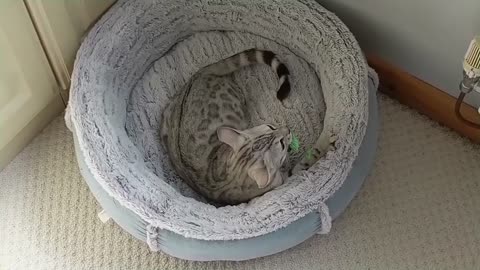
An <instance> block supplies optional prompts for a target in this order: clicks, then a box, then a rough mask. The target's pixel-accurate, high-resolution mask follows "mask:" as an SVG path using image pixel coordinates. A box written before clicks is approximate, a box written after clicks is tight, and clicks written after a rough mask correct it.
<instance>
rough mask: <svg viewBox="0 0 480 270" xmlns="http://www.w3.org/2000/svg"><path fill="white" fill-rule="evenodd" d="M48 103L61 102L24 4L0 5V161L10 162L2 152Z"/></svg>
mask: <svg viewBox="0 0 480 270" xmlns="http://www.w3.org/2000/svg"><path fill="white" fill-rule="evenodd" d="M52 102H53V103H55V104H57V105H58V104H59V103H58V102H61V97H60V95H59V91H58V85H57V83H56V81H55V77H54V75H53V72H52V71H51V69H50V66H49V63H48V61H47V58H46V56H45V54H44V52H43V49H42V46H41V44H40V41H39V40H38V37H37V34H36V32H35V29H34V27H33V24H32V22H31V20H30V17H29V15H28V12H27V9H26V7H25V5H24V3H23V2H22V1H16V0H3V1H0V161H2V160H4V161H5V160H7V159H9V158H11V157H7V154H6V153H5V152H4V150H5V149H6V148H7V146H9V144H11V143H12V141H14V140H15V138H16V137H17V136H18V135H19V134H20V133H21V131H22V130H23V129H24V128H25V127H26V126H27V125H28V124H29V123H30V122H31V121H32V119H34V118H35V117H36V116H37V115H38V114H40V113H41V112H42V111H43V110H45V108H46V107H47V106H49V104H52ZM57 107H58V106H57ZM33 135H34V134H32V135H31V137H33ZM27 137H28V136H27ZM18 150H19V149H18ZM8 156H10V154H8ZM3 165H4V164H3ZM1 166H2V162H0V169H1Z"/></svg>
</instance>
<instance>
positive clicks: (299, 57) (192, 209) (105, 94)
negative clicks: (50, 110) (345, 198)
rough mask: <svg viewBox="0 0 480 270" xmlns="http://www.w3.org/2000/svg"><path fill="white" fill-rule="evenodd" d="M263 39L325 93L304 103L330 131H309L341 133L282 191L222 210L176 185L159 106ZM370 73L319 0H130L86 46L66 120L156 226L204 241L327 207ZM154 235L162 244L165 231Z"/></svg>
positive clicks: (301, 81)
mask: <svg viewBox="0 0 480 270" xmlns="http://www.w3.org/2000/svg"><path fill="white" fill-rule="evenodd" d="M231 31H235V32H237V34H234V33H228V32H231ZM238 33H240V34H238ZM176 45H177V46H176ZM257 45H258V46H260V47H263V46H268V47H269V46H272V47H273V48H272V50H273V51H275V52H278V53H279V54H280V53H281V52H285V54H284V55H285V56H284V57H285V59H282V60H285V62H286V63H287V65H289V67H290V70H291V71H292V73H293V74H292V81H293V87H292V91H293V92H295V91H298V93H302V92H300V91H305V93H307V95H308V93H313V92H311V91H314V90H316V91H318V92H319V93H317V94H316V95H315V96H316V97H317V100H314V101H311V102H310V103H307V104H310V105H309V106H311V107H313V108H314V110H313V112H315V111H317V112H318V113H320V114H321V115H317V116H318V117H319V118H320V119H321V118H323V129H322V128H321V126H320V125H321V124H320V123H321V122H322V121H321V120H318V119H317V120H315V118H313V120H312V122H311V123H313V124H314V125H315V126H313V127H309V130H308V131H309V132H310V133H308V134H314V133H317V132H320V130H321V132H322V133H321V135H320V137H322V138H326V139H328V137H329V136H330V135H336V136H337V137H338V140H337V143H336V147H337V148H336V150H335V151H333V152H329V154H328V155H327V156H326V157H325V158H322V159H321V160H320V161H318V162H317V163H316V164H315V165H314V166H313V167H312V168H311V169H310V170H309V171H308V172H302V173H301V174H300V175H294V176H292V177H290V178H289V179H288V181H287V182H286V183H285V184H284V185H282V186H281V187H279V188H278V189H275V190H273V191H271V192H269V193H267V194H265V195H264V196H261V197H259V198H256V199H255V200H253V201H252V202H250V203H248V204H242V205H238V206H229V207H222V208H217V207H214V206H212V205H209V204H206V203H204V202H202V201H200V200H196V199H195V197H194V195H193V194H191V192H189V191H188V188H186V187H185V186H183V187H182V185H181V184H173V183H179V181H178V179H175V177H174V176H173V175H172V173H170V172H171V168H170V167H169V166H168V163H167V162H166V157H165V155H164V154H162V151H161V148H159V147H157V146H156V145H157V144H159V140H158V138H157V137H156V136H155V132H156V131H153V130H152V129H155V128H156V125H158V121H159V119H158V117H159V115H160V114H159V112H160V110H161V106H163V105H164V104H166V103H167V102H169V101H170V99H171V98H172V95H175V94H176V93H177V91H178V90H180V89H181V86H182V85H183V84H184V82H185V81H186V80H188V78H190V77H191V75H192V74H193V73H195V72H196V71H197V70H198V69H200V68H201V67H203V66H206V65H208V64H210V63H213V62H215V61H217V60H219V59H222V58H225V57H226V56H228V55H230V54H233V53H234V52H238V51H241V50H243V49H245V48H248V47H251V46H257ZM268 49H271V48H268ZM281 57H282V56H281ZM304 70H305V72H303V71H304ZM265 72H266V71H265ZM265 72H262V73H265ZM250 74H253V73H250ZM367 74H368V67H367V65H366V62H365V59H364V57H363V55H362V53H361V51H360V49H359V47H358V44H357V42H356V40H355V38H354V37H353V36H352V34H351V33H350V32H349V31H348V29H347V28H346V27H345V26H344V24H343V23H342V22H341V21H340V20H339V19H338V18H337V17H336V16H335V15H333V14H332V13H330V12H328V11H327V10H325V9H324V8H322V7H321V6H319V5H318V4H317V3H316V2H315V1H313V0H298V1H295V0H276V1H273V0H230V1H211V0H188V1H187V0H183V1H178V0H135V1H126V0H123V1H119V2H117V3H116V4H115V5H114V6H113V8H112V9H111V10H110V11H109V12H108V13H107V14H106V15H105V16H104V17H103V18H102V19H101V20H100V22H99V23H98V24H97V25H96V26H95V27H94V28H93V29H92V31H91V33H90V34H89V35H88V36H87V38H86V39H85V41H84V43H83V44H82V46H81V48H80V50H79V53H78V55H77V61H76V64H75V68H74V72H73V78H72V89H71V94H70V101H69V109H68V113H67V115H66V120H67V123H68V124H69V126H70V127H71V130H72V131H73V132H75V133H76V136H77V137H78V141H79V145H80V148H81V151H82V152H83V154H84V155H85V159H86V160H85V161H86V164H87V166H88V167H89V169H90V170H91V172H92V173H93V175H94V176H95V177H96V178H97V179H98V182H99V183H100V184H101V185H102V186H103V187H104V188H105V190H107V192H108V193H109V194H110V195H111V196H113V197H114V198H115V199H117V200H118V201H119V202H120V203H121V204H122V205H124V206H125V207H127V208H129V209H131V210H133V211H134V212H135V213H137V214H138V215H140V216H141V217H142V218H143V219H144V220H145V221H146V222H148V224H149V232H151V233H152V234H151V235H150V236H152V235H157V234H156V232H157V231H158V230H159V229H167V230H170V231H173V232H176V233H178V234H181V235H183V236H186V237H192V238H197V239H211V240H230V239H244V238H249V237H253V236H258V235H262V234H265V233H269V232H272V231H275V230H277V229H278V228H281V227H284V226H286V225H288V224H290V223H291V222H293V221H295V220H297V219H298V218H300V217H303V216H305V215H306V214H308V213H310V212H311V211H317V210H318V209H324V211H322V213H321V214H322V215H328V211H327V209H326V208H325V207H320V206H321V205H322V204H323V201H325V200H326V199H327V198H328V197H329V196H330V195H332V194H333V193H334V192H335V191H336V190H337V189H338V187H339V186H341V184H342V183H343V181H344V180H345V178H346V176H347V175H348V172H349V170H350V168H351V167H352V163H353V161H354V160H355V157H356V155H357V152H358V148H359V145H360V143H361V141H362V138H363V135H364V132H365V128H366V119H367V118H366V117H367V113H368V112H367ZM240 76H241V75H240ZM245 76H246V75H245ZM252 76H256V75H255V74H254V75H252ZM145 83H148V84H151V86H149V87H150V89H146V88H148V87H145ZM320 85H321V88H320ZM246 86H247V84H246ZM267 86H268V83H265V85H262V87H264V88H268V87H267ZM303 87H305V88H308V89H301V88H303ZM310 88H314V89H313V90H312V89H310ZM152 90H155V91H152ZM267 90H268V89H266V91H267ZM270 91H272V90H270ZM320 91H321V92H322V94H323V100H318V98H320V99H321V96H322V94H320ZM149 95H151V96H149ZM146 97H148V98H147V100H142V99H145V98H146ZM307 97H310V96H307ZM303 100H306V98H304V99H303ZM152 101H153V103H150V102H152ZM301 101H302V99H298V101H297V102H299V103H298V104H300V103H301ZM140 102H143V103H140ZM322 102H324V103H325V105H326V111H325V115H323V113H322V106H321V105H320V104H322ZM138 104H141V105H142V106H136V105H138ZM148 104H151V105H153V106H150V107H155V108H154V109H153V110H150V107H149V106H148ZM298 104H297V105H298ZM294 105H295V104H294V103H292V104H290V106H291V108H295V106H294ZM316 105H319V107H317V106H316ZM156 106H160V108H157V107H156ZM305 109H307V108H305ZM142 121H143V122H142ZM300 124H304V123H300ZM317 124H318V125H317ZM306 138H308V136H307V137H306ZM310 138H311V137H310ZM158 162H160V165H159V166H158V165H156V164H158ZM183 194H184V195H185V196H184V195H183ZM192 196H193V198H192ZM328 226H329V224H328ZM149 241H150V244H151V246H152V247H154V246H156V242H157V241H159V239H156V238H154V237H149Z"/></svg>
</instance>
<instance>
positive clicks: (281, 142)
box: [280, 138, 285, 149]
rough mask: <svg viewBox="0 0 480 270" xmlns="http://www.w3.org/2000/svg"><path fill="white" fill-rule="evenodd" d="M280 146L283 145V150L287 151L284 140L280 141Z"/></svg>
mask: <svg viewBox="0 0 480 270" xmlns="http://www.w3.org/2000/svg"><path fill="white" fill-rule="evenodd" d="M280 144H281V145H282V149H285V143H284V142H283V138H281V139H280Z"/></svg>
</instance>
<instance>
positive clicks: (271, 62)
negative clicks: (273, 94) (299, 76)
mask: <svg viewBox="0 0 480 270" xmlns="http://www.w3.org/2000/svg"><path fill="white" fill-rule="evenodd" d="M254 64H266V65H268V66H270V67H271V68H272V70H273V71H274V72H275V74H277V76H278V81H279V83H278V84H279V88H278V90H277V98H278V99H279V100H284V99H285V98H287V97H288V95H289V94H290V80H289V76H290V72H289V71H288V68H287V66H285V64H283V63H282V62H280V60H279V59H278V58H277V56H276V55H275V53H273V52H271V51H262V50H256V49H250V50H246V51H243V52H241V53H238V54H235V55H233V56H230V57H228V58H226V59H224V60H222V61H219V62H217V63H214V64H212V65H210V66H208V67H206V68H205V69H204V70H203V71H202V73H206V74H212V75H217V76H223V75H227V74H230V73H232V72H234V71H236V70H238V69H240V68H243V67H246V66H250V65H254Z"/></svg>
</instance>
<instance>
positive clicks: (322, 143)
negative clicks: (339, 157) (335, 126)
mask: <svg viewBox="0 0 480 270" xmlns="http://www.w3.org/2000/svg"><path fill="white" fill-rule="evenodd" d="M337 139H338V137H337V136H336V135H333V134H330V133H328V132H324V133H322V134H321V135H320V137H319V138H318V140H317V142H316V143H315V144H314V145H313V147H312V148H311V149H309V150H307V151H305V153H304V154H303V157H302V159H301V160H300V162H298V163H297V164H296V165H295V167H294V168H293V170H292V174H297V173H298V172H300V171H303V170H307V169H308V168H310V167H311V166H312V165H313V164H315V162H317V161H318V160H319V159H320V158H321V157H323V156H324V155H326V154H327V152H328V151H333V150H335V142H336V141H337Z"/></svg>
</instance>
